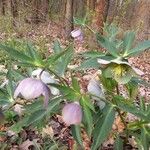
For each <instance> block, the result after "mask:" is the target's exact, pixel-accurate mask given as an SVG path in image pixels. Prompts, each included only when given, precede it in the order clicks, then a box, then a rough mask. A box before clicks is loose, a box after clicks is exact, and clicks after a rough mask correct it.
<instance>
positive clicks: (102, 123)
mask: <svg viewBox="0 0 150 150" xmlns="http://www.w3.org/2000/svg"><path fill="white" fill-rule="evenodd" d="M114 119H115V110H114V106H110V105H106V107H105V108H104V114H103V117H102V118H100V120H99V121H98V122H97V124H96V125H95V129H94V131H93V144H92V147H91V150H97V149H98V147H99V146H100V145H101V144H102V143H103V142H104V140H105V139H106V138H107V136H108V135H109V132H110V131H111V128H112V125H113V122H114Z"/></svg>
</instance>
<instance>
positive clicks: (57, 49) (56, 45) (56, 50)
mask: <svg viewBox="0 0 150 150" xmlns="http://www.w3.org/2000/svg"><path fill="white" fill-rule="evenodd" d="M53 50H54V53H59V52H61V51H62V50H63V49H62V48H61V46H60V43H59V41H58V40H55V41H54V47H53Z"/></svg>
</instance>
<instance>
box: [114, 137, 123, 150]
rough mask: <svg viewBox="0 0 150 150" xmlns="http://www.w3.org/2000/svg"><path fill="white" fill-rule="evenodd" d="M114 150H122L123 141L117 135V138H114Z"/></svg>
mask: <svg viewBox="0 0 150 150" xmlns="http://www.w3.org/2000/svg"><path fill="white" fill-rule="evenodd" d="M114 150H123V141H122V139H121V138H120V137H119V135H118V136H117V138H116V140H115V144H114Z"/></svg>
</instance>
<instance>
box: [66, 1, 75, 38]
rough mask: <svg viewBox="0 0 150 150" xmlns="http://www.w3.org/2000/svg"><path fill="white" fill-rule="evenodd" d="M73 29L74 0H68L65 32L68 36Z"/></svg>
mask: <svg viewBox="0 0 150 150" xmlns="http://www.w3.org/2000/svg"><path fill="white" fill-rule="evenodd" d="M72 30H73V0H67V2H66V14H65V33H66V37H67V38H69V37H70V32H71V31H72Z"/></svg>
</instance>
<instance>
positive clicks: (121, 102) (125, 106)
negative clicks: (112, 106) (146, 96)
mask: <svg viewBox="0 0 150 150" xmlns="http://www.w3.org/2000/svg"><path fill="white" fill-rule="evenodd" d="M114 101H116V103H117V106H116V107H118V108H119V109H122V110H123V111H126V112H129V113H131V114H133V115H135V116H137V117H139V118H141V119H143V120H145V121H148V122H149V121H150V120H149V118H148V115H147V114H145V112H144V111H142V110H139V109H137V108H136V106H134V105H133V104H132V103H129V101H127V100H126V99H124V98H123V97H122V96H115V97H114Z"/></svg>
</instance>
